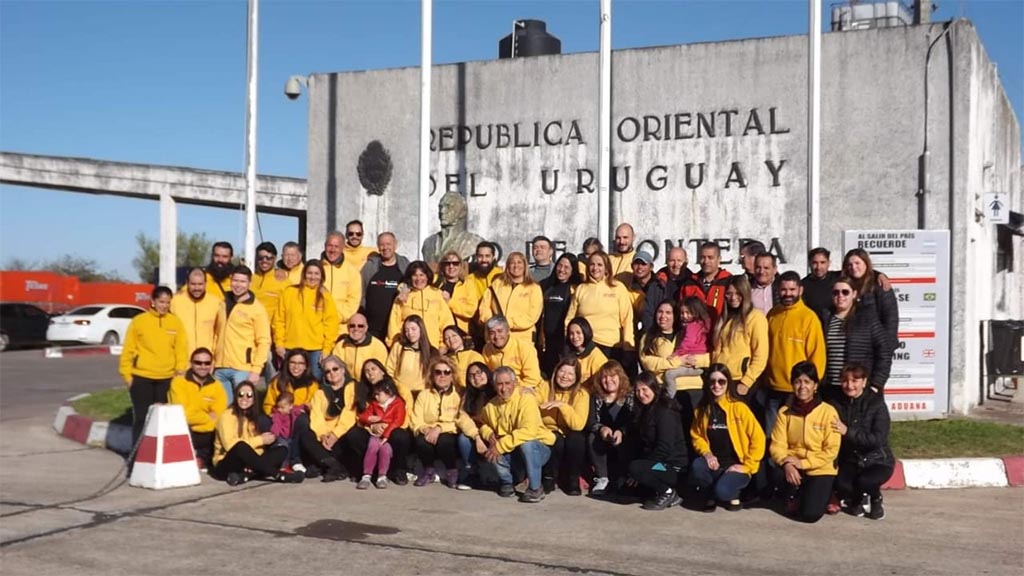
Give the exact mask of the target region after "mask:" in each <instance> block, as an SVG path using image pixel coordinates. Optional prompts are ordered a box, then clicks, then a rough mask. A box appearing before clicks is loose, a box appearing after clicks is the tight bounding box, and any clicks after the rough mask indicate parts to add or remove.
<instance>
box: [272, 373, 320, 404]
mask: <svg viewBox="0 0 1024 576" xmlns="http://www.w3.org/2000/svg"><path fill="white" fill-rule="evenodd" d="M285 369H286V370H287V367H286V368H285ZM279 377H280V376H275V377H274V378H273V379H271V380H270V383H269V384H267V393H266V395H265V396H264V397H263V413H264V414H266V415H267V416H270V413H271V412H273V411H274V406H275V405H276V404H277V398H278V397H279V396H280V395H281V393H280V392H278V391H277V379H278V378H279ZM284 389H285V392H291V393H292V396H294V397H295V400H294V402H292V404H294V405H295V406H302V405H303V404H305V405H307V406H312V405H313V396H315V395H316V392H317V390H319V389H320V385H319V384H317V383H316V380H314V381H313V383H312V384H310V385H309V386H299V387H298V388H295V387H293V386H292V385H290V384H289V385H288V386H285V387H284Z"/></svg>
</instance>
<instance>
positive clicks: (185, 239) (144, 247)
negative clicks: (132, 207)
mask: <svg viewBox="0 0 1024 576" xmlns="http://www.w3.org/2000/svg"><path fill="white" fill-rule="evenodd" d="M135 242H136V244H138V253H137V254H136V256H135V258H133V259H132V266H133V267H134V268H135V271H136V272H138V274H139V279H140V280H142V281H143V282H155V281H156V278H155V277H154V276H155V274H156V269H157V267H159V266H160V241H159V240H158V239H155V238H150V237H149V236H146V235H145V234H144V233H142V232H139V233H138V234H136V235H135ZM211 246H213V241H212V240H210V239H208V238H207V237H206V233H204V232H198V233H194V234H185V233H184V232H178V254H177V258H176V262H177V265H178V266H202V265H204V264H206V261H207V260H208V259H209V256H210V247H211Z"/></svg>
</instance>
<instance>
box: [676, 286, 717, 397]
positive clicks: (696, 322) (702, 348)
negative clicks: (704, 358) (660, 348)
mask: <svg viewBox="0 0 1024 576" xmlns="http://www.w3.org/2000/svg"><path fill="white" fill-rule="evenodd" d="M679 319H680V320H681V321H682V326H681V327H680V329H679V335H678V336H677V337H676V338H677V342H678V344H676V349H675V350H674V351H673V352H672V356H671V357H670V358H685V357H687V356H698V355H701V354H707V353H708V332H710V331H711V314H709V313H708V308H707V306H705V305H704V302H703V301H701V299H700V298H697V297H696V296H690V297H688V298H684V299H683V301H682V303H681V304H680V305H679ZM703 373H704V371H703V370H701V369H700V368H695V367H693V366H685V365H684V366H680V367H679V368H672V369H670V370H666V371H665V389H666V392H667V393H668V395H669V396H670V397H674V396H675V395H676V378H681V377H683V376H700V375H701V374H703Z"/></svg>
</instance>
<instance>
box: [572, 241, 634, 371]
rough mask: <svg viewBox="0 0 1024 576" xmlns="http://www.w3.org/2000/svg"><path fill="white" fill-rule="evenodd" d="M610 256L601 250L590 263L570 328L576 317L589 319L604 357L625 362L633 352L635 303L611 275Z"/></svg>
mask: <svg viewBox="0 0 1024 576" xmlns="http://www.w3.org/2000/svg"><path fill="white" fill-rule="evenodd" d="M611 270H612V264H611V259H609V258H608V254H606V253H604V252H601V251H597V252H594V253H593V254H591V255H590V257H589V259H588V261H587V281H586V282H584V283H583V284H580V285H579V286H577V287H576V291H575V292H574V293H573V296H572V300H571V301H570V303H569V311H568V312H567V313H566V328H568V324H569V321H571V320H572V319H573V318H576V317H577V316H578V317H581V318H586V320H587V322H589V323H590V327H591V328H592V329H593V330H594V344H596V345H597V347H598V348H600V349H601V352H603V353H604V355H605V356H606V357H608V358H610V359H612V360H616V361H618V362H619V363H620V364H621V363H623V362H624V361H626V360H625V357H626V355H627V353H629V354H632V353H633V351H634V350H633V337H634V334H633V331H634V324H633V301H632V299H631V298H630V297H629V291H627V290H626V287H625V286H623V285H622V283H621V282H619V281H618V280H616V279H615V278H614V277H613V276H612V275H611Z"/></svg>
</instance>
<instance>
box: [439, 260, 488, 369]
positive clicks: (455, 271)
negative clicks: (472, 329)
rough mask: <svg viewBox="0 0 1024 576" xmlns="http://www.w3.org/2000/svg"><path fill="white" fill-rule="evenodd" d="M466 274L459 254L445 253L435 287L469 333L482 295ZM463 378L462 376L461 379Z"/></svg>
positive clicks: (458, 321) (462, 327)
mask: <svg viewBox="0 0 1024 576" xmlns="http://www.w3.org/2000/svg"><path fill="white" fill-rule="evenodd" d="M466 272H467V270H466V263H465V262H463V260H462V257H461V256H459V253H458V252H455V251H453V250H450V251H448V252H445V253H444V256H441V260H440V261H439V262H438V263H437V281H436V282H435V283H434V286H436V287H437V288H438V289H439V290H440V291H441V296H442V297H443V298H444V299H445V301H446V302H448V309H450V310H451V311H452V316H453V317H454V318H455V325H456V326H458V327H459V329H460V330H462V331H463V332H466V333H468V332H469V325H470V323H471V322H473V318H475V317H476V311H477V308H478V307H479V305H480V294H479V293H478V292H477V287H476V282H466ZM470 347H472V346H470ZM461 376H462V375H461V374H460V379H461Z"/></svg>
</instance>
